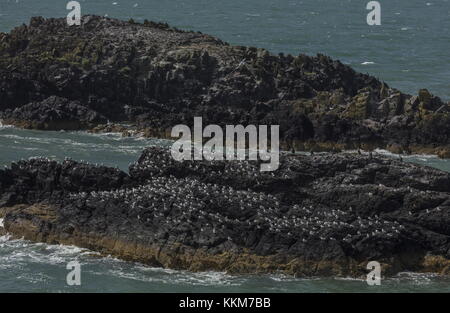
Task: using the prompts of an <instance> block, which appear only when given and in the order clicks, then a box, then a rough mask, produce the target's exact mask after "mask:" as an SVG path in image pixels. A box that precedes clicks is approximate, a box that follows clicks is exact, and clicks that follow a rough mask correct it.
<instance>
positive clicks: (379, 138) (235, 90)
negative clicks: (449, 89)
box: [0, 16, 450, 156]
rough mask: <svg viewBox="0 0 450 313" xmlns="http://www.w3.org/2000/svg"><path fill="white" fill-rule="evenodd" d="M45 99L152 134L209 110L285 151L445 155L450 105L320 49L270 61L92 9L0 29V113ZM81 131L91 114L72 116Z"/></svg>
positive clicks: (260, 53)
mask: <svg viewBox="0 0 450 313" xmlns="http://www.w3.org/2000/svg"><path fill="white" fill-rule="evenodd" d="M50 96H60V97H64V98H66V99H68V100H70V101H79V104H80V105H83V106H86V107H89V108H90V109H91V110H94V111H96V112H98V113H99V114H101V115H103V116H105V117H106V118H108V119H109V120H111V121H116V122H121V121H131V122H133V123H134V124H135V125H136V126H138V127H139V128H140V129H143V130H145V132H144V133H145V134H146V135H148V136H168V133H167V130H168V129H169V130H170V129H171V128H172V127H173V126H174V125H176V124H179V123H182V124H187V125H192V123H193V117H194V116H202V117H203V119H204V122H205V124H206V123H207V124H211V123H214V124H219V125H224V124H233V125H236V124H244V125H246V124H278V125H281V139H282V142H283V145H284V147H285V148H287V149H291V148H295V149H300V150H310V149H313V150H314V149H316V150H319V149H325V150H335V149H348V148H359V147H363V148H369V149H370V148H373V147H377V146H378V147H386V148H388V149H390V150H392V151H396V152H407V153H408V152H411V151H416V152H427V153H439V154H440V155H442V156H446V155H450V148H449V147H448V145H449V144H450V137H449V136H450V130H449V129H448V127H449V126H448V125H450V114H449V107H448V104H446V103H443V102H442V101H441V100H440V99H439V98H437V97H435V96H433V95H431V94H430V93H429V92H428V91H426V90H420V92H419V94H418V96H413V97H412V96H410V95H406V94H403V93H401V92H399V91H398V90H395V89H392V88H389V87H388V86H387V85H386V84H385V83H383V82H380V81H378V80H377V79H375V78H374V77H371V76H369V75H364V74H360V73H357V72H355V71H354V70H353V69H351V68H350V67H348V66H346V65H344V64H342V63H341V62H339V61H336V60H332V59H330V58H329V57H326V56H324V55H320V54H319V55H317V56H315V57H309V56H305V55H299V56H291V55H283V54H280V55H278V56H275V55H272V54H270V53H269V52H268V51H266V50H264V49H258V48H253V47H240V46H231V45H228V44H227V43H224V42H222V41H221V40H219V39H217V38H214V37H212V36H208V35H204V34H200V33H194V32H185V31H180V30H177V29H174V28H170V27H169V26H168V25H166V24H158V23H153V22H145V23H144V24H136V23H134V22H132V21H131V22H124V21H119V20H115V19H109V18H104V17H98V16H85V17H83V19H82V26H80V27H74V26H72V27H69V26H67V24H66V20H65V19H44V18H41V17H37V18H33V19H32V20H31V21H30V25H23V26H20V27H17V28H15V29H14V30H12V31H11V32H10V33H9V34H4V33H0V111H5V110H8V109H10V110H14V109H17V108H20V107H22V106H25V105H27V104H28V103H30V102H39V101H43V100H45V99H46V98H48V97H50ZM30 109H32V108H29V107H25V108H24V109H23V110H30ZM22 112H23V111H22ZM89 115H91V114H89ZM6 116H8V115H6ZM20 116H23V117H26V115H25V114H24V113H21V114H20ZM75 117H78V116H75ZM82 117H84V114H82V115H81V116H79V118H82ZM30 118H31V117H30ZM96 121H97V120H96ZM93 124H96V123H93ZM34 125H36V126H38V125H41V124H32V125H31V126H30V127H33V126H34ZM64 125H65V124H59V123H58V128H63V127H64ZM78 126H83V127H84V126H85V123H84V120H81V121H80V123H79V124H78V125H77V124H75V123H72V122H67V128H68V129H72V128H75V127H78ZM169 134H170V132H169Z"/></svg>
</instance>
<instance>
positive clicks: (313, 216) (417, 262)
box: [0, 148, 450, 276]
mask: <svg viewBox="0 0 450 313" xmlns="http://www.w3.org/2000/svg"><path fill="white" fill-rule="evenodd" d="M11 195H13V196H11ZM0 196H1V199H2V204H1V205H0V206H3V209H4V210H5V211H6V212H8V213H7V214H6V217H5V227H6V230H8V231H9V232H11V233H13V234H15V235H17V236H25V238H28V239H32V240H38V241H46V242H59V243H70V244H77V245H80V246H83V247H87V248H91V249H95V250H98V251H101V252H104V253H108V254H113V255H116V256H118V257H121V258H124V259H127V260H134V261H140V262H144V263H146V264H152V265H158V266H165V267H171V268H180V269H189V270H227V271H230V272H252V273H254V272H273V271H284V272H286V273H290V274H296V275H352V276H359V275H361V274H363V273H364V269H365V266H366V264H367V262H368V261H371V260H377V261H379V262H381V263H382V264H383V273H384V274H394V273H397V272H399V271H404V270H413V271H432V272H440V273H449V270H450V174H449V173H446V172H442V171H439V170H435V169H431V168H427V167H422V166H418V165H413V164H408V163H403V162H400V161H395V160H392V159H389V158H385V157H373V158H372V157H369V156H364V155H352V154H335V155H317V156H301V155H284V156H282V158H281V163H280V168H279V170H278V171H276V172H260V171H259V164H258V162H252V161H250V162H248V161H232V162H230V161H214V162H207V161H201V162H198V161H196V162H183V163H179V162H175V161H173V160H172V158H171V156H170V153H169V151H167V150H165V149H159V148H151V149H147V150H146V151H145V152H144V153H143V154H142V156H141V157H140V159H139V160H138V161H137V162H136V163H134V164H133V165H131V166H130V174H129V175H127V174H125V173H122V172H120V171H118V170H113V169H108V168H104V167H95V166H89V165H86V164H78V163H76V162H73V161H66V162H63V163H62V164H59V163H56V162H53V161H47V160H30V161H21V162H19V163H17V164H13V165H12V167H11V168H8V169H5V170H2V171H0ZM0 209H2V208H0Z"/></svg>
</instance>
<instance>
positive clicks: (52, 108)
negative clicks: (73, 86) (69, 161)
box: [0, 96, 107, 130]
mask: <svg viewBox="0 0 450 313" xmlns="http://www.w3.org/2000/svg"><path fill="white" fill-rule="evenodd" d="M2 115H3V116H4V117H5V119H4V121H5V124H12V125H15V126H18V127H21V128H29V129H40V130H60V129H65V130H80V129H90V128H92V127H94V126H97V125H99V124H105V123H107V119H106V118H104V117H103V116H101V115H100V114H99V113H97V112H95V111H93V110H91V109H89V108H88V107H86V106H83V105H81V104H80V103H79V102H78V101H69V100H67V99H66V98H60V97H56V96H51V97H49V98H47V99H45V100H44V101H40V102H34V103H30V104H26V105H24V106H21V107H18V108H16V109H14V110H10V109H9V110H6V111H5V112H4V113H0V117H1V116H2Z"/></svg>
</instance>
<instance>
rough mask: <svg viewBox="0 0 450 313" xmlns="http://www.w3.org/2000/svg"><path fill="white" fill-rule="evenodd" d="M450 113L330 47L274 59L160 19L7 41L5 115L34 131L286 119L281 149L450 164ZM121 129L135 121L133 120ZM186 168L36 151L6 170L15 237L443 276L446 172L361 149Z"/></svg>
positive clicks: (38, 29)
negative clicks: (268, 166)
mask: <svg viewBox="0 0 450 313" xmlns="http://www.w3.org/2000/svg"><path fill="white" fill-rule="evenodd" d="M449 110H450V108H449V104H448V103H444V102H443V101H442V100H440V99H439V98H438V97H436V96H433V95H431V94H430V93H429V92H428V91H427V90H425V89H423V90H420V91H419V93H418V95H417V96H411V95H407V94H404V93H401V92H400V91H398V90H396V89H393V88H390V87H389V86H388V85H387V84H386V83H383V82H380V81H379V80H377V79H375V78H374V77H371V76H369V75H365V74H360V73H357V72H355V71H354V70H353V69H351V68H350V67H348V66H346V65H344V64H342V63H341V62H339V61H335V60H332V59H331V58H329V57H327V56H324V55H317V56H315V57H309V56H305V55H299V56H291V55H283V54H280V55H277V56H275V55H272V54H270V53H269V52H268V51H266V50H264V49H257V48H252V47H238V46H231V45H229V44H227V43H225V42H222V41H221V40H219V39H217V38H214V37H212V36H208V35H204V34H201V33H195V32H186V31H181V30H178V29H175V28H172V27H170V26H168V25H167V24H162V23H154V22H149V21H146V22H145V23H144V24H138V23H135V22H134V21H129V22H124V21H120V20H115V19H109V18H104V17H98V16H84V17H83V20H82V25H81V26H80V27H77V26H72V27H69V26H67V24H66V21H65V19H44V18H40V17H37V18H33V19H32V20H31V22H30V24H29V25H23V26H20V27H17V28H15V29H14V30H12V31H11V32H10V33H8V34H6V33H0V119H1V121H2V123H3V124H10V125H15V126H17V127H22V128H27V129H39V130H89V131H92V132H110V131H120V132H123V133H124V134H125V135H129V134H130V133H142V134H143V135H144V136H148V137H159V138H167V137H169V135H170V129H171V128H172V127H173V126H174V125H176V124H186V125H191V124H192V123H193V120H194V117H195V116H201V117H203V120H204V121H205V123H208V124H218V125H226V124H233V125H237V124H241V125H248V124H256V125H257V124H263V125H269V124H270V125H272V124H278V125H280V139H281V141H282V144H283V147H284V148H285V149H286V150H289V151H292V150H297V151H298V150H308V151H312V152H314V151H320V150H325V151H333V152H337V151H340V150H344V149H355V148H357V149H366V150H372V149H374V148H377V147H380V148H386V149H388V150H391V151H394V152H397V153H413V152H425V153H436V154H439V155H440V156H442V157H447V156H449V155H450V149H449V145H450V137H449V136H450V128H449V127H450V126H449V125H450V123H449V122H450V111H449ZM124 123H126V124H127V126H125V125H123V124H124ZM259 165H260V164H259V162H258V161H184V162H177V161H174V160H173V158H172V157H171V154H170V152H169V150H167V149H166V148H157V147H154V148H148V149H146V150H145V151H144V152H143V153H142V155H141V156H140V158H139V159H138V160H137V161H136V162H135V163H133V164H132V165H131V166H130V168H129V171H128V172H127V173H126V172H124V171H121V170H119V169H116V168H109V167H104V166H97V165H93V164H87V163H82V162H77V161H74V160H71V159H66V160H64V161H62V162H57V161H52V160H48V159H44V158H32V159H29V160H22V161H18V162H15V163H12V164H11V166H9V167H5V168H4V169H2V170H0V218H2V219H3V227H0V232H3V233H5V232H8V233H9V234H11V235H12V236H14V237H19V238H21V237H23V238H25V239H29V240H33V241H39V242H47V243H61V244H74V245H77V246H80V247H85V248H88V249H91V250H94V251H99V252H101V253H102V254H104V255H113V256H116V257H119V258H121V259H125V260H130V261H137V262H142V263H144V264H148V265H152V266H162V267H167V268H174V269H187V270H191V271H204V270H217V271H227V272H229V273H272V272H283V273H286V274H292V275H297V276H317V275H318V276H353V277H361V276H363V275H365V273H366V265H367V263H368V262H369V261H378V262H380V263H381V264H382V271H383V272H382V273H383V275H394V274H396V273H398V272H401V271H417V272H433V273H440V274H450V174H449V173H447V172H443V171H439V170H436V169H432V168H428V167H424V166H419V165H414V164H409V163H406V162H403V161H402V160H401V159H398V160H394V159H392V158H387V157H382V156H372V154H366V153H361V152H360V153H359V154H356V153H348V152H345V153H328V154H317V153H316V154H314V153H311V155H302V154H296V153H283V154H282V155H281V158H280V166H279V169H278V170H277V171H274V172H260V171H259V169H260V167H259Z"/></svg>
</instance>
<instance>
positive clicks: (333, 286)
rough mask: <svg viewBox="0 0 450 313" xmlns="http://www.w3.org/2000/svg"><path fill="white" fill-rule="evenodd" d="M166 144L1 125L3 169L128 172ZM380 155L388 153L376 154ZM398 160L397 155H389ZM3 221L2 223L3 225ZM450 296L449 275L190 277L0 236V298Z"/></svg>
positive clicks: (447, 166)
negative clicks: (72, 165) (37, 160)
mask: <svg viewBox="0 0 450 313" xmlns="http://www.w3.org/2000/svg"><path fill="white" fill-rule="evenodd" d="M169 144H170V142H169V141H167V140H157V139H145V138H139V137H126V138H123V137H121V135H120V134H89V133H86V132H62V131H61V132H43V131H34V130H22V129H17V128H14V127H5V126H0V151H1V153H0V166H5V165H6V166H8V165H10V164H11V162H13V161H16V160H20V159H27V158H29V157H35V156H45V157H48V158H50V159H55V160H63V159H64V158H65V157H70V158H73V159H75V160H79V161H82V160H83V161H87V162H90V163H98V164H104V165H109V166H118V167H119V168H120V169H122V170H125V171H126V170H127V169H128V166H129V164H130V163H131V162H134V161H135V160H137V158H138V157H139V155H140V153H141V152H142V150H143V149H144V148H145V147H148V146H167V145H169ZM377 153H380V154H387V155H390V154H389V153H387V152H384V151H378V152H377ZM391 156H392V157H396V156H395V155H391ZM404 159H405V161H411V162H417V163H422V164H425V165H429V166H433V167H437V168H440V169H443V170H447V171H450V161H448V160H441V159H438V158H437V157H434V156H407V157H404ZM0 222H2V221H0ZM71 261H78V262H79V263H80V264H81V286H69V285H67V283H66V276H67V274H68V273H69V271H68V270H67V269H66V265H67V264H68V263H69V262H71ZM13 291H16V292H19V291H21V292H414V291H420V292H432V291H437V292H450V277H448V278H445V277H444V278H443V277H439V276H436V275H431V274H416V273H402V274H400V275H398V276H397V277H395V278H392V279H388V280H385V281H383V282H382V285H381V286H373V287H370V286H368V285H367V283H366V282H365V281H364V280H356V279H337V278H336V279H320V278H294V277H290V276H285V275H258V276H256V275H250V276H249V275H227V274H225V273H219V272H205V273H190V272H186V271H175V270H169V269H161V268H151V267H147V266H144V265H141V264H136V263H130V262H124V261H120V260H117V259H114V258H109V257H106V258H104V257H99V256H98V255H97V254H96V253H94V252H92V251H88V250H85V249H81V248H78V247H73V246H62V245H47V244H43V243H32V242H29V241H25V240H12V239H11V238H10V237H9V236H8V235H6V236H2V237H0V292H13Z"/></svg>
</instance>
